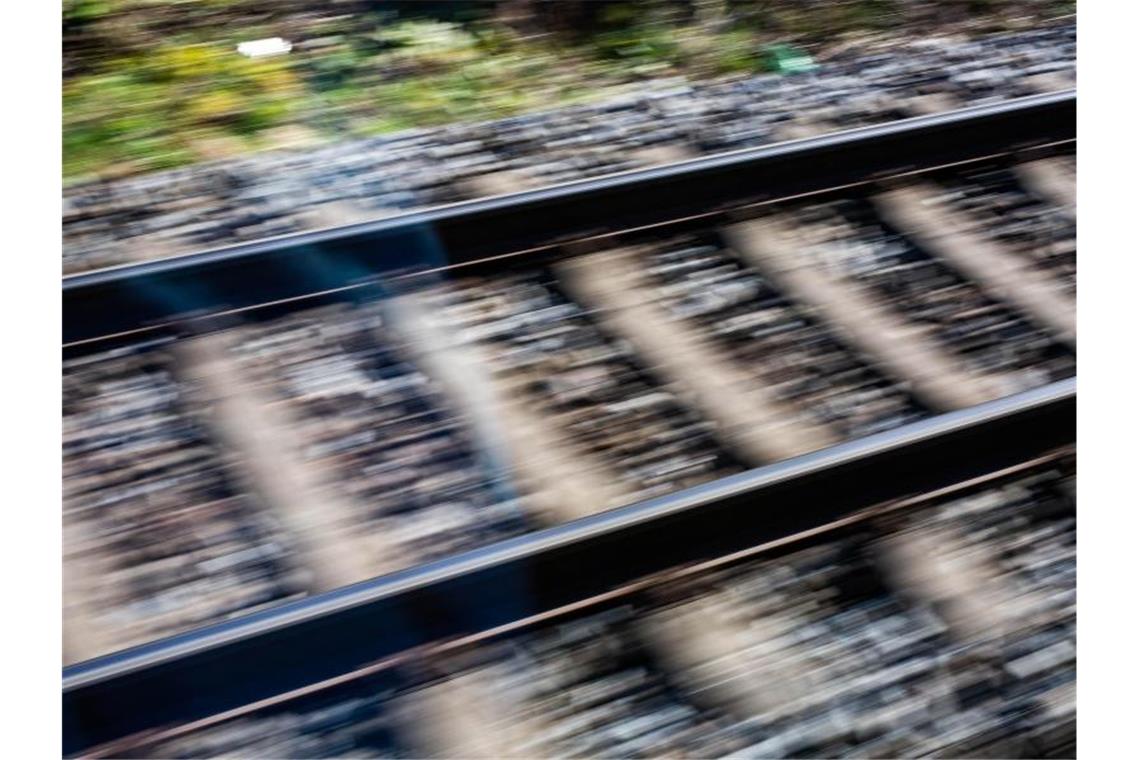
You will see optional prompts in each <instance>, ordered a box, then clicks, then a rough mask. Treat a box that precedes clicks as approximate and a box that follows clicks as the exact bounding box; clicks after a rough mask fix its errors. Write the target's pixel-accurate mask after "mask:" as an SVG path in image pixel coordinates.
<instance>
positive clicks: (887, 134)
mask: <svg viewBox="0 0 1140 760" xmlns="http://www.w3.org/2000/svg"><path fill="white" fill-rule="evenodd" d="M1075 109H1076V98H1075V95H1074V94H1073V93H1071V92H1069V93H1056V94H1052V95H1046V96H1039V97H1033V98H1025V99H1021V100H1017V101H1011V102H1009V103H1003V104H998V105H992V106H985V107H978V108H971V109H966V110H963V111H956V112H952V113H949V114H943V115H939V116H931V117H921V118H917V119H909V120H905V121H902V122H896V123H892V124H887V125H883V126H877V127H870V128H865V129H858V130H852V131H848V132H843V133H838V134H833V135H828V136H824V137H818V138H811V139H807V140H799V141H795V142H790V143H783V144H780V145H774V146H769V147H764V148H759V149H754V150H745V151H738V152H734V153H730V154H725V155H722V156H715V157H711V158H702V159H696V160H693V161H687V162H683V163H680V164H674V165H670V166H665V167H660V168H655V169H648V170H642V171H634V172H627V173H624V174H619V175H614V176H610V177H606V178H602V179H597V180H583V181H580V182H573V183H568V184H565V185H559V186H556V187H551V188H545V189H542V190H536V191H530V192H524V193H517V194H512V195H508V196H501V197H497V198H490V199H485V200H479V201H472V202H467V203H460V204H454V205H451V206H446V207H441V208H437V209H433V210H429V211H424V212H417V213H411V214H405V215H402V216H399V217H393V218H390V219H386V220H382V221H378V222H372V223H365V224H357V225H352V226H349V227H343V228H337V229H332V230H323V231H318V232H311V233H304V234H299V235H292V236H288V237H284V238H279V239H275V240H268V241H262V242H257V243H251V244H246V245H240V246H234V247H230V248H226V249H221V250H216V251H209V252H204V253H199V254H191V255H188V256H182V257H177V258H173V259H168V260H163V261H155V262H148V263H143V264H137V265H128V266H123V267H116V268H111V269H107V270H101V271H98V272H91V273H86V274H80V275H74V276H70V277H66V278H64V280H63V304H64V308H63V322H64V328H63V344H64V349H65V351H78V352H83V351H86V350H91V349H94V348H96V347H98V346H100V345H104V344H105V343H106V342H108V341H109V340H114V339H115V337H114V336H119V338H121V339H129V340H137V339H141V338H146V337H151V336H155V337H157V336H159V335H161V334H163V333H166V332H177V331H181V330H183V329H185V325H186V323H187V322H191V323H192V322H193V321H194V320H195V319H196V318H199V317H202V316H208V315H214V316H216V315H219V314H221V313H225V312H228V311H231V310H243V309H250V308H255V307H263V306H265V305H267V304H279V305H280V308H285V309H288V308H292V306H293V303H294V302H297V303H298V305H303V304H301V300H302V299H309V298H313V297H319V296H320V295H321V294H325V295H330V296H332V297H336V296H337V295H338V294H339V293H340V292H341V291H345V290H354V289H358V288H362V287H365V286H374V285H376V284H377V278H379V279H380V280H381V281H384V280H387V281H388V282H392V281H394V280H399V279H401V278H403V277H407V276H415V275H418V274H422V273H424V272H427V271H432V270H438V269H446V268H450V267H458V266H463V265H469V264H476V263H478V264H480V265H481V266H489V267H496V266H501V265H509V264H510V263H511V262H513V261H515V260H518V259H519V257H525V256H527V255H528V254H538V253H541V252H544V251H552V250H558V249H560V248H562V247H564V246H566V245H567V244H568V243H579V244H587V241H590V240H591V239H593V240H597V239H604V238H606V237H608V236H614V235H619V234H623V233H627V232H631V231H637V230H645V229H652V228H664V227H669V226H674V225H678V224H685V223H690V222H693V221H694V220H696V221H698V222H700V223H709V222H719V221H722V220H731V219H733V218H736V217H737V215H739V214H741V213H745V214H746V213H747V210H748V209H749V208H750V207H756V206H758V205H763V204H767V203H772V202H777V201H780V200H786V199H790V198H795V197H798V196H803V195H811V194H819V193H827V192H832V191H835V190H839V189H851V188H856V187H860V186H865V185H868V184H871V183H876V182H882V181H884V180H886V179H889V178H892V177H897V176H900V175H907V174H913V173H918V172H928V171H933V170H937V169H940V168H943V167H947V166H953V165H959V164H963V163H968V162H972V161H981V160H987V159H990V158H992V157H995V156H1002V155H1010V154H1015V155H1026V154H1033V153H1034V152H1037V151H1043V150H1044V151H1048V150H1051V149H1055V148H1057V147H1059V146H1061V147H1064V146H1071V145H1072V144H1074V143H1075V137H1076V134H1075V133H1076V130H1075V122H1076V119H1075ZM306 302H307V301H306ZM1075 409H1076V381H1075V380H1069V381H1064V382H1060V383H1055V384H1053V385H1051V386H1048V387H1045V388H1041V389H1038V390H1036V391H1030V392H1027V393H1023V394H1019V395H1017V396H1013V397H1010V398H1007V399H1003V400H1000V401H996V402H992V403H989V404H984V405H981V406H978V407H974V408H972V409H968V410H964V411H960V412H954V413H951V414H945V415H941V416H938V417H934V418H931V419H927V420H924V421H922V422H918V423H915V424H912V425H907V426H904V427H902V428H899V429H896V430H893V431H889V432H885V433H881V434H878V435H875V436H871V437H869V438H865V439H862V440H858V441H853V442H850V443H845V444H841V445H839V446H835V447H832V448H829V449H826V450H823V451H819V452H815V453H813V454H809V455H806V456H802V457H798V458H795V459H792V460H788V461H785V462H781V463H779V464H775V465H772V466H768V467H762V468H759V469H755V470H752V471H749V472H746V473H743V474H740V475H737V476H733V477H729V478H725V479H722V480H718V481H716V482H713V483H709V484H705V485H703V486H700V487H696V488H692V489H688V490H685V491H682V492H679V493H675V494H671V495H669V496H665V497H661V498H658V499H653V500H650V501H646V502H642V503H638V504H634V505H631V506H628V507H624V508H622V509H617V510H613V511H610V512H607V513H603V514H599V515H596V516H593V517H589V518H586V519H583V520H579V521H576V522H573V523H570V524H567V525H563V526H559V527H556V528H552V529H549V530H544V531H539V532H536V533H532V534H529V535H526V536H522V537H519V538H515V539H510V540H507V541H503V542H500V543H497V544H494V545H492V546H489V547H485V548H483V549H479V550H475V551H471V552H467V553H463V554H459V555H457V556H453V557H450V558H447V559H445V560H441V561H438V562H433V563H430V564H427V565H423V566H420V567H416V568H412V569H409V570H406V571H403V572H399V573H395V574H392V575H388V576H384V577H381V578H378V579H374V580H371V581H368V582H365V583H361V584H357V585H355V586H351V587H348V588H344V589H340V590H337V591H334V592H330V593H327V594H322V595H319V596H315V597H311V598H309V599H306V600H303V601H300V602H296V603H293V604H288V605H283V606H281V607H277V608H274V609H271V610H268V611H265V612H262V613H257V614H254V615H251V616H247V617H244V618H241V619H239V620H236V621H233V622H230V623H225V624H218V625H214V626H211V627H208V628H203V629H199V630H197V631H193V632H190V633H186V634H183V635H179V636H175V637H172V638H168V639H165V640H162V641H159V642H155V643H152V644H148V645H145V646H141V647H137V648H134V649H131V650H127V651H124V652H120V653H116V654H113V655H108V656H106V657H102V658H98V659H96V660H91V661H88V662H84V663H79V664H77V665H74V666H71V667H69V668H66V669H65V670H64V673H63V709H64V750H65V752H66V753H67V754H74V753H77V752H81V751H83V750H85V749H89V748H92V747H95V746H98V745H105V744H106V743H107V742H112V741H115V740H118V739H121V738H123V737H127V736H131V735H135V734H138V733H139V732H143V731H149V730H152V729H157V728H160V727H164V726H170V725H180V724H185V723H187V722H190V721H194V720H199V719H202V718H207V717H209V716H213V715H217V714H219V713H222V712H224V711H227V710H233V709H237V708H240V707H242V706H245V705H249V704H252V703H255V702H258V701H259V700H265V699H272V698H274V697H277V696H278V695H281V694H285V693H288V692H291V691H295V690H298V689H304V688H306V687H309V686H311V685H312V684H317V683H321V682H327V681H328V680H329V679H336V678H340V677H342V676H345V675H346V674H350V673H354V672H359V671H360V670H361V669H366V668H370V667H374V666H375V664H376V663H377V662H380V661H384V660H385V658H389V657H392V656H396V655H399V654H400V653H404V652H408V651H411V650H413V649H415V648H418V647H423V646H429V645H438V644H439V643H440V642H448V641H461V640H467V639H470V638H471V637H480V636H487V635H493V634H494V632H496V631H502V630H507V629H510V628H512V627H513V626H517V625H519V623H520V621H525V620H533V619H538V618H541V617H543V616H548V615H551V614H557V613H558V611H559V610H566V609H569V608H573V607H575V606H576V605H580V604H582V603H584V600H590V599H597V598H600V597H604V596H606V595H609V594H613V593H616V590H618V589H623V588H628V587H630V584H638V583H645V582H647V581H646V579H651V578H654V577H658V576H659V574H661V573H663V572H666V571H669V570H671V569H676V568H678V567H685V566H693V565H698V564H702V563H708V562H710V561H714V560H717V558H726V557H729V556H732V555H735V554H738V553H740V552H747V551H749V550H751V549H752V548H754V547H757V546H761V545H767V544H771V543H772V542H780V541H784V540H787V539H789V538H790V537H795V536H802V535H804V534H805V533H810V532H812V531H816V530H819V529H820V527H821V526H827V525H834V524H836V523H838V522H841V521H844V520H849V519H852V518H853V516H855V515H859V514H862V513H864V512H865V511H866V510H868V509H871V508H875V507H878V506H881V505H883V504H889V503H892V502H897V501H898V500H900V499H909V498H912V497H914V496H916V495H920V494H928V493H930V492H933V491H938V490H939V489H944V488H949V487H953V486H956V485H959V484H962V483H965V482H969V481H972V480H974V479H977V478H982V477H986V476H989V475H991V474H992V473H994V472H997V471H1000V470H1002V469H1004V468H1010V467H1017V466H1020V465H1022V464H1024V463H1026V462H1029V461H1033V460H1035V459H1038V458H1040V457H1043V456H1047V455H1049V454H1050V452H1054V451H1056V450H1058V449H1061V448H1065V447H1069V446H1071V445H1072V444H1073V443H1074V441H1075V440H1076V431H1075V417H1076V415H1075Z"/></svg>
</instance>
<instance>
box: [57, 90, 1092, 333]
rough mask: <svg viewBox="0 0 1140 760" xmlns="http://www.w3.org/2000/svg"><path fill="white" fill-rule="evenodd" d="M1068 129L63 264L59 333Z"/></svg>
mask: <svg viewBox="0 0 1140 760" xmlns="http://www.w3.org/2000/svg"><path fill="white" fill-rule="evenodd" d="M1075 140H1076V94H1075V93H1074V92H1072V91H1069V92H1060V93H1052V94H1048V95H1039V96H1033V97H1028V98H1021V99H1017V100H1012V101H1009V102H1006V103H999V104H995V105H988V106H978V107H973V108H966V109H963V110H959V111H952V112H949V113H945V114H938V115H934V116H923V117H917V118H913V119H905V120H902V121H897V122H892V123H889V124H884V125H879V126H873V127H865V128H860V129H853V130H848V131H844V132H839V133H834V134H829V135H825V136H821V137H812V138H808V139H804V140H796V141H792V142H786V143H780V144H777V145H771V146H765V147H761V148H755V149H748V150H741V151H735V152H731V153H726V154H722V155H717V156H712V157H708V158H699V159H694V160H691V161H683V162H680V163H676V164H670V165H667V166H662V167H657V168H651V169H644V170H637V171H631V172H624V173H621V174H616V175H611V176H607V177H602V178H599V179H588V180H581V181H577V182H570V183H566V184H562V185H556V186H553V187H547V188H543V189H540V190H533V191H527V192H521V193H514V194H511V195H505V196H499V197H494V198H488V199H483V200H476V201H469V202H464V203H457V204H452V205H449V206H443V207H439V208H434V209H431V210H427V211H421V212H414V213H408V214H402V215H399V216H395V217H391V218H388V219H383V220H380V221H375V222H366V223H360V224H354V225H349V226H345V227H338V228H335V229H328V230H320V231H315V232H306V233H300V234H296V235H289V236H285V237H280V238H275V239H270V240H264V241H258V242H253V243H247V244H242V245H235V246H231V247H227V248H222V249H218V250H213V251H206V252H202V253H195V254H188V255H185V256H178V257H174V258H170V259H164V260H159V261H153V262H146V263H141V264H132V265H124V266H119V267H112V268H109V269H104V270H99V271H95V272H90V273H84V274H76V275H72V276H69V277H65V278H64V279H63V343H64V344H65V345H74V344H82V343H84V342H86V341H92V340H96V339H99V338H103V337H106V336H111V335H118V334H122V333H129V332H134V331H156V330H162V329H164V328H167V329H168V328H170V327H171V326H172V325H173V324H175V323H177V322H180V321H182V320H185V319H186V318H188V317H192V316H198V315H203V314H211V313H216V312H219V311H227V310H233V309H243V308H249V307H252V306H257V305H260V304H265V303H271V302H278V301H283V300H288V299H295V298H300V297H303V296H306V295H310V294H313V293H318V292H330V291H336V290H340V289H345V288H352V287H354V286H358V285H361V284H364V283H367V282H369V281H370V280H372V279H373V278H375V277H377V276H383V275H395V274H398V273H408V272H422V271H425V270H435V269H441V268H446V267H454V266H458V265H462V264H468V263H471V262H476V261H485V260H487V259H493V258H495V257H506V256H515V255H519V254H524V253H529V252H534V251H538V250H543V249H550V248H553V247H557V246H561V245H565V244H566V243H568V242H573V241H581V240H583V239H589V238H597V237H602V236H608V235H614V234H617V233H621V232H626V231H630V230H637V229H645V228H651V227H655V226H662V225H672V224H676V223H678V222H679V221H681V220H692V219H694V218H705V219H710V220H711V219H714V218H716V217H718V216H721V217H723V216H724V215H731V214H738V213H741V212H742V211H746V210H747V209H748V208H749V207H755V206H757V205H759V204H766V203H772V202H776V201H779V200H784V199H788V198H793V197H797V196H801V195H809V194H815V193H821V192H828V191H833V190H836V189H839V188H852V187H856V186H862V185H867V184H869V183H873V182H878V181H882V180H884V179H887V178H891V177H897V176H899V175H906V174H911V173H916V172H924V171H930V170H934V169H938V168H941V167H945V166H950V165H954V164H961V163H965V162H970V161H977V160H983V159H986V158H990V157H993V156H998V155H1008V154H1010V153H1021V152H1025V151H1032V150H1036V149H1041V148H1046V147H1049V146H1057V145H1063V144H1071V143H1073V142H1074V141H1075Z"/></svg>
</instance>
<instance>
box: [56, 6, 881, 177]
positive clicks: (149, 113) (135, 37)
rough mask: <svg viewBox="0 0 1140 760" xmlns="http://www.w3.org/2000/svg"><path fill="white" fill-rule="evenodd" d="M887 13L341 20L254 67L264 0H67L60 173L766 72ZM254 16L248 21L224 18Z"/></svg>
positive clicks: (642, 11) (614, 12)
mask: <svg viewBox="0 0 1140 760" xmlns="http://www.w3.org/2000/svg"><path fill="white" fill-rule="evenodd" d="M892 4H893V0H849V2H847V3H845V4H844V3H840V4H827V5H826V7H827V8H828V10H827V11H826V13H822V12H821V11H820V10H819V9H820V7H821V5H822V4H818V3H795V2H786V3H773V2H758V3H755V4H754V7H752V6H750V7H752V10H751V11H750V12H744V13H734V14H733V15H732V16H729V15H728V14H727V11H726V5H725V3H724V2H723V1H722V0H699V2H697V3H696V4H695V7H696V9H697V11H699V12H698V13H696V14H695V15H690V16H688V17H678V16H677V13H676V11H677V5H676V3H670V2H668V0H658V1H657V2H650V3H647V4H631V3H618V4H611V5H609V6H607V7H606V8H605V9H604V12H603V13H602V14H601V17H600V19H598V20H597V26H596V28H595V29H594V30H593V32H592V34H591V35H589V36H588V37H586V38H582V37H571V36H567V35H557V34H549V33H546V34H541V35H537V36H532V37H527V36H523V35H521V34H519V33H517V32H513V31H511V30H510V29H509V28H508V27H506V26H505V25H502V24H493V23H491V22H489V21H487V20H486V19H484V20H483V21H478V20H477V21H475V22H472V23H467V24H459V23H446V22H442V21H437V20H430V19H426V20H425V19H412V20H407V19H405V20H392V19H386V18H384V17H382V16H375V17H339V18H329V19H327V20H317V21H316V22H313V23H311V24H310V25H309V26H307V27H305V28H303V30H301V33H299V34H298V35H297V36H296V37H292V38H291V39H292V41H293V42H294V43H299V44H297V45H296V46H295V47H294V50H293V52H292V53H290V54H288V55H285V56H280V57H275V58H268V59H260V60H249V59H246V58H244V57H242V56H241V55H239V54H238V53H237V52H236V49H235V48H236V45H237V43H238V42H239V41H242V40H245V39H255V38H258V37H264V36H278V35H279V34H280V36H287V37H289V36H290V35H289V34H287V33H285V34H282V33H281V32H280V31H275V30H274V28H272V27H271V25H269V24H268V22H266V21H265V20H264V19H265V18H267V16H266V15H265V13H263V12H262V11H263V8H262V6H261V5H259V4H258V2H257V1H256V0H208V1H207V2H201V1H199V2H197V3H187V2H172V3H168V2H155V0H68V2H65V7H64V29H65V40H68V39H71V40H74V42H73V43H72V46H71V47H65V53H67V52H69V51H70V50H71V49H72V48H74V49H76V50H79V51H80V53H81V54H77V55H75V56H73V58H75V60H76V61H77V63H76V65H74V66H73V67H71V70H70V71H69V72H68V74H67V76H66V78H65V80H64V87H63V115H64V134H63V166H64V176H65V180H66V181H73V180H79V179H84V178H89V177H94V176H107V175H123V174H130V173H137V172H144V171H151V170H156V169H166V168H171V167H177V166H183V165H187V164H191V163H194V162H197V161H201V160H203V159H208V158H217V157H220V156H224V155H229V154H233V153H240V152H244V151H249V150H257V149H262V148H267V147H273V146H274V135H275V134H278V133H280V132H281V131H282V130H281V128H282V127H298V126H299V127H301V128H303V129H304V130H306V131H307V132H310V133H314V134H316V135H318V136H320V137H321V138H326V139H336V138H343V137H348V136H363V135H375V134H381V133H385V132H392V131H397V130H403V129H408V128H417V127H431V126H437V125H441V124H447V123H450V122H454V121H485V120H490V119H496V118H501V117H504V116H511V115H515V114H519V113H523V112H526V111H532V110H535V109H542V108H550V107H555V106H559V105H566V104H570V103H581V102H586V101H589V100H593V99H598V98H602V97H605V96H606V95H608V94H609V93H611V92H613V90H614V89H615V88H616V87H619V86H630V85H635V84H636V82H638V81H639V80H641V79H644V78H647V77H654V76H669V75H678V74H681V75H685V76H690V77H693V78H704V77H709V76H721V75H726V74H749V73H755V72H758V71H760V70H762V69H763V66H764V58H763V56H762V55H761V54H760V50H761V48H762V44H763V43H764V42H767V41H771V40H772V38H773V33H774V32H773V30H777V33H778V34H779V35H780V36H781V37H782V38H790V39H803V40H809V41H810V40H812V39H817V38H819V37H820V36H821V35H824V34H825V32H824V31H823V30H824V29H827V30H829V31H835V30H846V29H855V28H867V29H874V28H878V27H879V26H881V24H882V22H883V19H884V18H887V17H888V16H887V15H885V14H886V13H887V12H888V11H889V10H890V8H891V7H892ZM272 5H273V4H272V3H271V4H270V6H272ZM243 10H244V11H248V12H249V15H248V16H247V17H245V16H243V17H242V19H243V20H242V22H241V23H238V22H237V21H235V20H232V19H231V23H218V20H219V19H221V20H227V19H230V16H227V15H225V14H230V13H237V12H238V11H243ZM254 11H256V13H255V12H254ZM259 13H260V14H261V15H258V14H259ZM219 14H221V15H219ZM183 21H184V23H182V22H183ZM65 44H66V43H65ZM85 46H86V47H85ZM89 49H90V51H89ZM68 60H69V59H68V56H66V55H65V71H68V68H67V63H68Z"/></svg>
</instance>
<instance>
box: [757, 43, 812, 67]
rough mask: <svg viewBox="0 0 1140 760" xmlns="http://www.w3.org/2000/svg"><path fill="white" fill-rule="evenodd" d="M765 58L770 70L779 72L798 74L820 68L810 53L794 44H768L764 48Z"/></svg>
mask: <svg viewBox="0 0 1140 760" xmlns="http://www.w3.org/2000/svg"><path fill="white" fill-rule="evenodd" d="M764 58H765V61H766V62H767V68H768V70H769V71H774V72H776V73H777V74H798V73H800V72H803V71H812V70H814V69H816V68H819V66H818V64H817V63H816V62H815V61H814V60H813V59H812V57H811V56H810V55H808V54H807V53H806V52H805V51H803V50H800V49H799V48H797V47H793V46H792V45H786V44H778V45H768V46H766V47H765V48H764Z"/></svg>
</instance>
